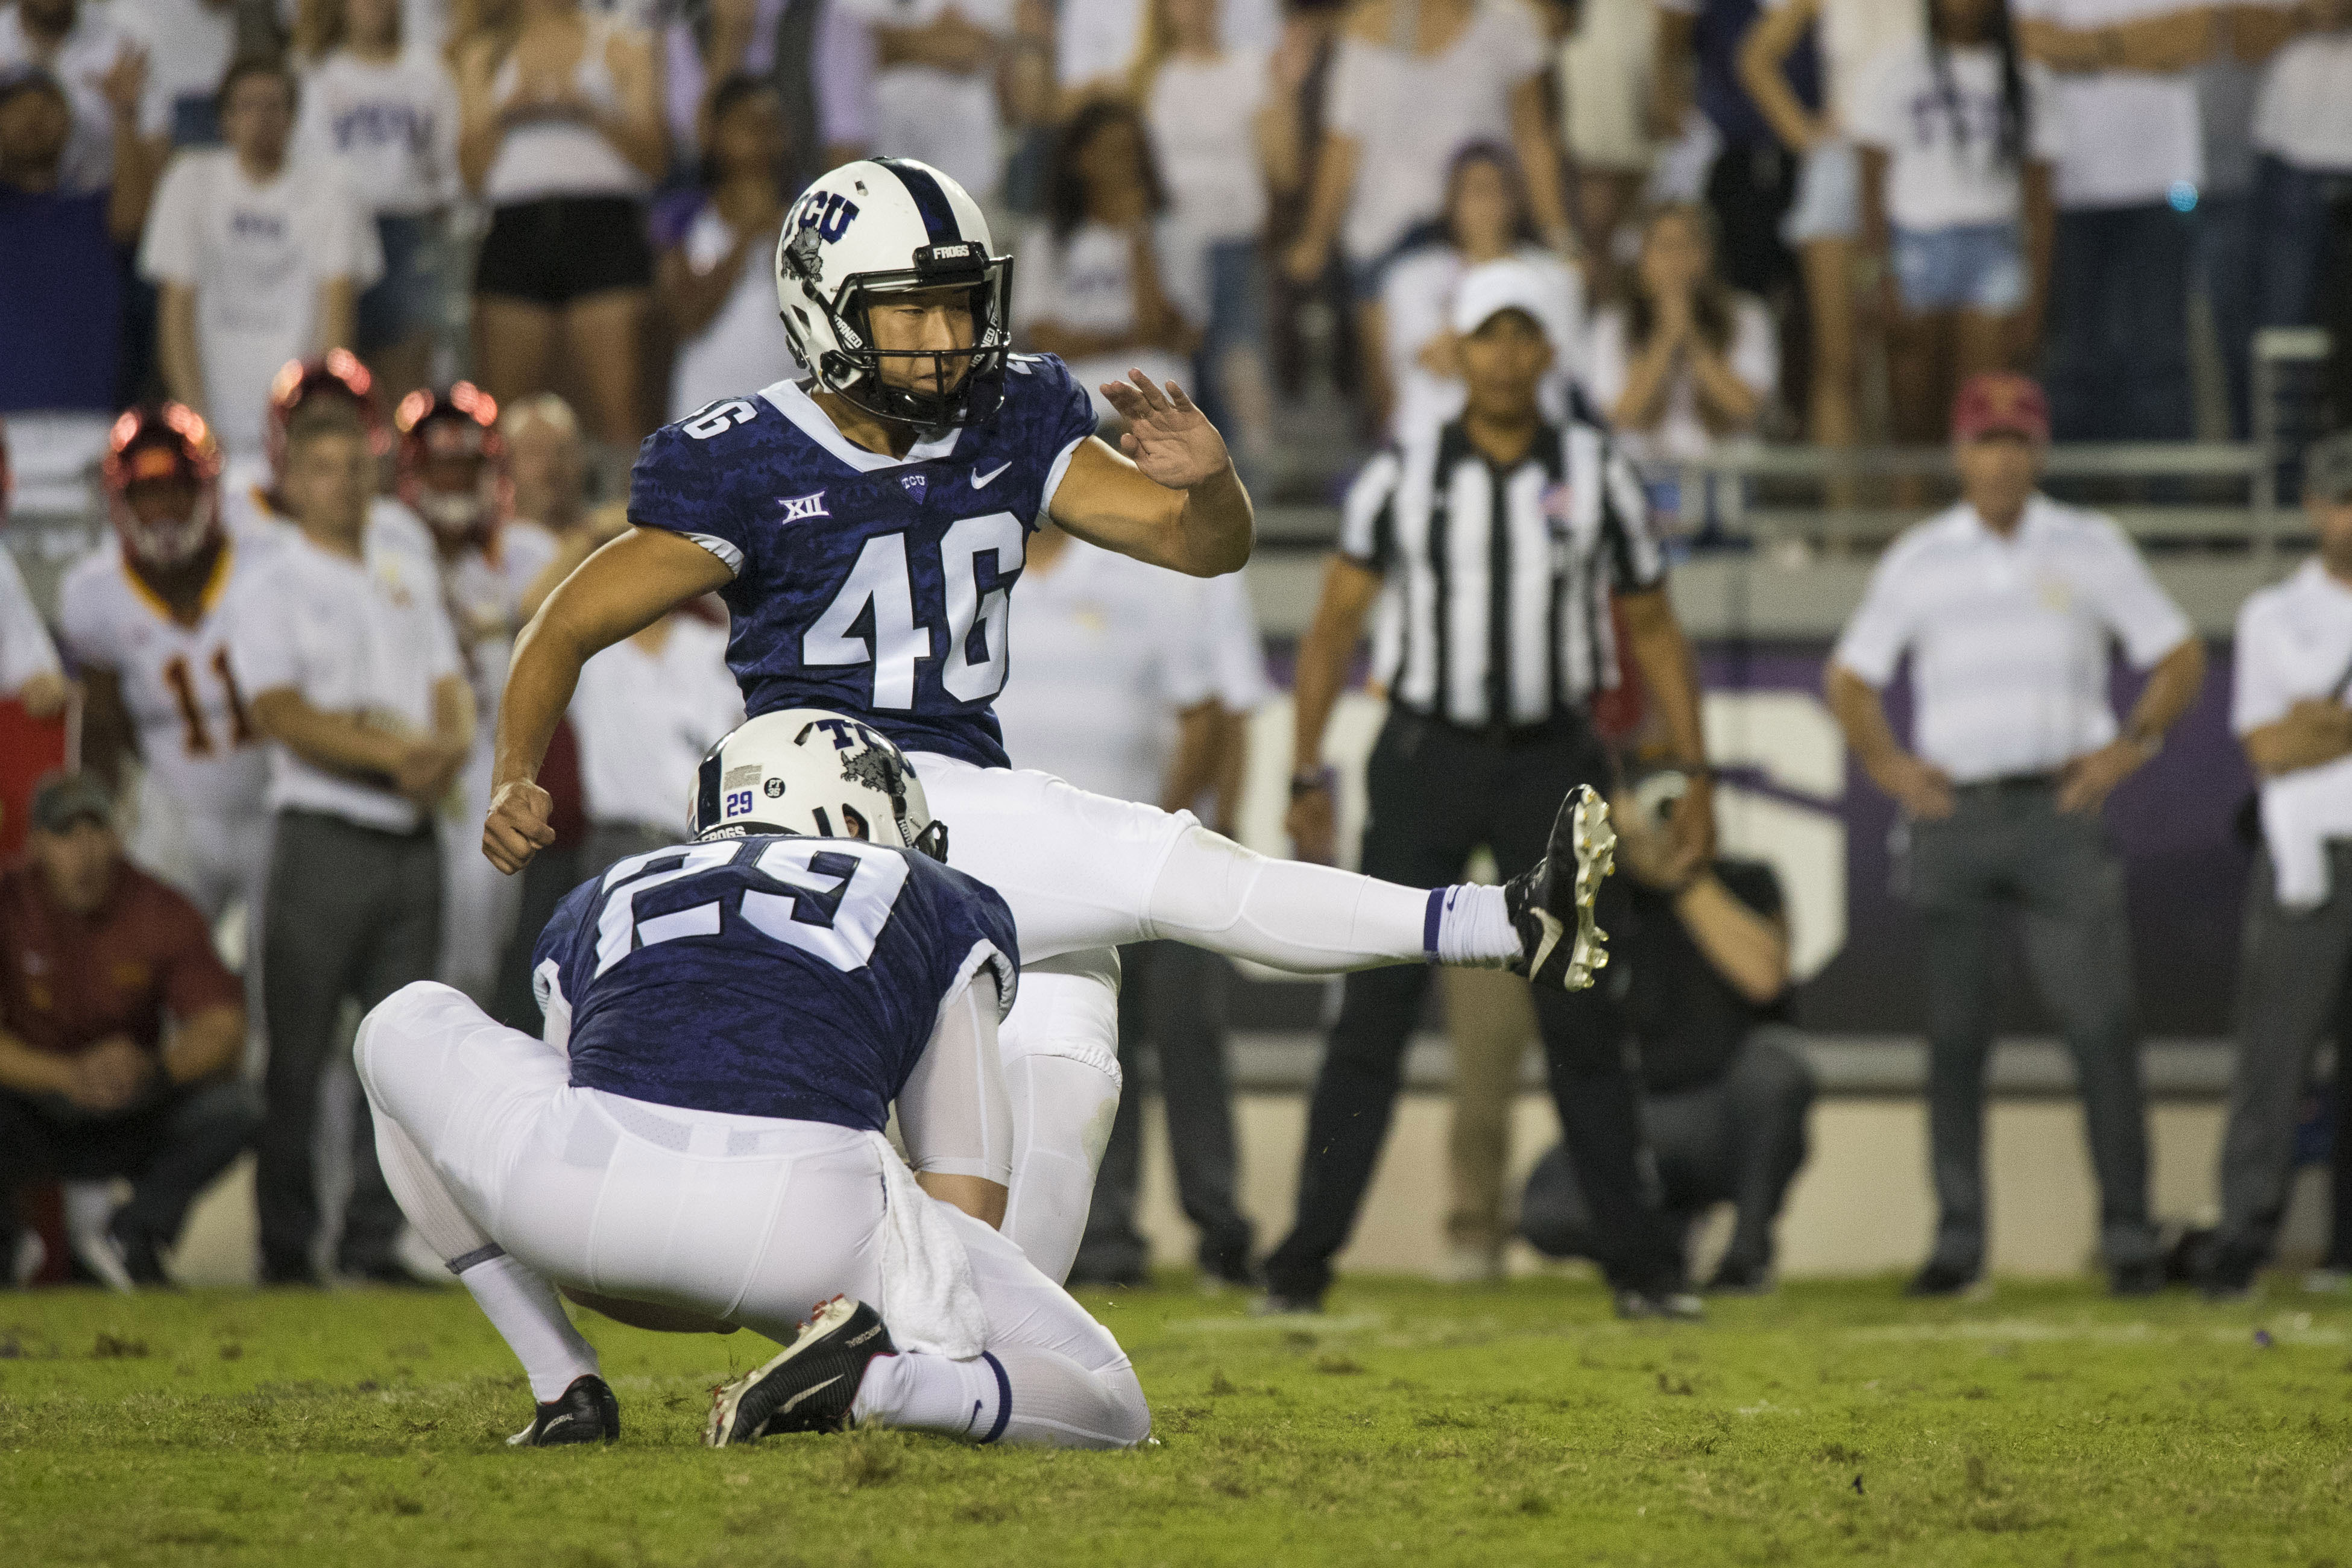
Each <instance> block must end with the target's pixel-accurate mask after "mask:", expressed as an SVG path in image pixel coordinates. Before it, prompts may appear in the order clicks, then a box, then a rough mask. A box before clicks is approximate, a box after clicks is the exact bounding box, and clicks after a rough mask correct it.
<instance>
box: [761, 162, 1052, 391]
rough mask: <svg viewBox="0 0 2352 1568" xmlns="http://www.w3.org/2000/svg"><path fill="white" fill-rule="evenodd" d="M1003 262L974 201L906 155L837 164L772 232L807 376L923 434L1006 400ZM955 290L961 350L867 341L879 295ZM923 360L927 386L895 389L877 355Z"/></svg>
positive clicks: (1008, 264) (1007, 325) (790, 323)
mask: <svg viewBox="0 0 2352 1568" xmlns="http://www.w3.org/2000/svg"><path fill="white" fill-rule="evenodd" d="M1012 284H1013V258H1012V257H1011V256H999V255H996V254H994V247H993V246H992V244H991V242H990V240H989V235H988V220H987V219H986V218H984V217H982V215H981V211H980V204H979V203H977V202H975V201H973V200H972V199H971V194H970V193H968V192H966V191H965V190H964V188H963V187H962V186H961V185H959V184H957V183H955V181H953V180H952V179H950V178H949V177H948V176H947V175H945V174H942V173H941V172H939V171H938V170H937V169H934V168H932V167H931V166H930V165H929V164H928V163H919V162H915V161H914V160H913V159H911V158H864V159H860V160H858V161H857V162H855V163H844V164H843V165H842V166H841V167H840V168H838V169H835V171H833V172H831V173H829V174H827V175H825V176H824V178H822V179H820V180H819V181H817V183H814V185H811V186H810V187H809V188H808V189H807V190H806V191H804V192H803V193H802V194H801V198H800V200H799V201H797V202H795V203H793V210H792V212H791V213H790V214H788V215H787V216H786V217H785V219H784V228H783V233H782V235H778V236H777V240H776V308H778V309H779V310H780V311H782V313H783V318H784V332H785V335H786V336H787V337H789V338H790V339H791V340H792V345H793V353H794V354H796V355H798V356H799V357H800V361H801V363H802V364H803V365H806V366H807V367H808V368H809V369H810V370H811V371H814V373H815V376H816V380H817V384H818V385H819V386H821V387H823V388H824V389H825V390H826V391H827V392H838V393H839V394H840V395H841V396H843V397H845V398H847V399H848V400H849V401H850V402H854V403H856V405H857V406H858V407H860V408H862V409H864V410H866V412H867V413H872V414H877V415H879V416H880V417H882V418H885V419H893V420H898V421H901V422H903V423H908V424H913V425H916V426H918V427H919V428H922V429H926V430H938V429H944V428H946V427H947V426H949V425H955V424H977V423H985V422H986V421H987V420H988V419H989V418H991V417H992V415H994V413H996V411H997V409H998V408H999V407H1001V406H1002V405H1003V402H1004V356H1005V354H1006V353H1007V352H1008V351H1009V350H1010V349H1011V347H1012V341H1013V339H1012V321H1011V319H1010V316H1009V314H1008V301H1009V299H1010V297H1011V291H1012ZM959 287H960V288H965V289H969V290H970V298H971V325H972V342H971V347H970V348H969V349H944V350H929V349H923V350H881V349H877V348H876V347H875V345H874V338H873V331H872V329H871V326H870V313H871V308H872V306H873V304H874V302H875V299H876V298H877V296H882V295H888V294H903V293H908V292H910V291H913V290H917V289H935V288H959ZM891 360H898V361H920V360H929V361H931V368H932V369H933V370H934V371H936V372H937V380H936V381H934V382H932V384H931V387H930V389H929V390H924V389H920V388H917V387H910V386H894V385H892V384H890V383H889V382H887V381H886V380H885V379H884V378H883V374H882V370H883V365H884V362H885V361H891Z"/></svg>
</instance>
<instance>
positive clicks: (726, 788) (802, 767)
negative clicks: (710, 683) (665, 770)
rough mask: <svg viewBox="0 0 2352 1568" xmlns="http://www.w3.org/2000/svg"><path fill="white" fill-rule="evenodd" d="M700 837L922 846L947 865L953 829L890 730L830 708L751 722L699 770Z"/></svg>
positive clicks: (695, 820)
mask: <svg viewBox="0 0 2352 1568" xmlns="http://www.w3.org/2000/svg"><path fill="white" fill-rule="evenodd" d="M689 816H690V818H691V822H692V828H693V834H694V841H695V842H697V843H701V842H702V841H705V840H708V839H740V838H745V837H748V836H750V835H751V834H754V833H791V834H794V835H797V836H801V837H813V838H820V839H863V840H865V841H866V842H868V843H874V844H887V845H890V846H892V847H894V848H904V849H910V850H920V851H921V852H923V853H925V854H927V855H929V856H930V857H931V858H932V859H933V860H935V861H939V862H941V863H942V864H944V863H945V862H946V861H947V858H948V830H947V824H946V823H944V822H934V821H931V809H930V803H929V801H927V800H924V799H923V786H922V781H921V780H920V779H917V778H916V777H915V770H914V769H913V768H910V767H908V764H907V758H906V755H905V753H903V752H901V751H900V750H899V749H898V747H896V746H894V745H892V744H891V743H890V739H889V737H887V736H885V735H883V734H882V733H881V732H879V731H878V730H875V729H872V728H869V727H867V726H866V725H863V724H860V723H858V722H857V721H856V719H854V718H849V717H846V716H844V715H841V714H837V713H830V712H828V711H826V710H825V709H824V708H815V707H796V708H786V709H784V710H783V711H782V712H780V713H763V714H761V716H759V717H757V718H754V719H747V720H746V721H744V722H743V723H742V724H740V725H739V726H737V727H736V728H735V729H734V731H733V732H732V733H730V735H728V736H727V737H726V738H725V739H723V740H721V741H720V742H719V744H718V745H716V746H714V747H711V748H710V750H709V753H708V754H706V755H705V756H704V758H702V766H701V767H700V768H698V769H697V770H696V772H695V781H694V803H693V809H692V810H691V812H690V813H689Z"/></svg>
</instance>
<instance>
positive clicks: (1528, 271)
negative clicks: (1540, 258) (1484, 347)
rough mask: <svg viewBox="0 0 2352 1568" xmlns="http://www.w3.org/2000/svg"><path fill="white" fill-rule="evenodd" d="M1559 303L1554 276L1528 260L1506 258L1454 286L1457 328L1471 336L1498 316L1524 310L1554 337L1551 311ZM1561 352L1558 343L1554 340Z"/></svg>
mask: <svg viewBox="0 0 2352 1568" xmlns="http://www.w3.org/2000/svg"><path fill="white" fill-rule="evenodd" d="M1557 308H1559V288H1558V287H1556V286H1555V285H1554V284H1553V283H1552V281H1551V279H1549V277H1545V276H1544V275H1543V274H1542V273H1541V272H1539V271H1538V270H1537V269H1536V268H1535V267H1530V266H1528V264H1527V263H1526V262H1524V261H1518V260H1515V259H1512V258H1510V257H1505V258H1504V259H1503V260H1501V261H1490V262H1486V263H1485V264H1483V265H1481V266H1478V267H1472V268H1471V269H1470V270H1469V271H1467V272H1465V273H1464V274H1463V275H1462V281H1461V282H1460V283H1458V284H1456V285H1455V286H1454V318H1453V325H1454V331H1455V332H1456V333H1457V334H1459V335H1460V336H1462V337H1465V338H1466V337H1468V336H1469V335H1470V334H1471V333H1473V332H1475V331H1476V330H1477V329H1479V328H1481V327H1483V326H1485V325H1486V323H1487V322H1488V321H1491V320H1493V319H1495V317H1496V314H1497V313H1499V312H1501V311H1505V310H1520V311H1525V312H1526V313H1527V317H1528V319H1529V320H1531V321H1533V322H1534V323H1535V324H1536V329H1537V330H1538V331H1539V332H1541V333H1542V334H1543V335H1544V339H1545V340H1546V341H1547V342H1549V341H1550V340H1551V314H1550V313H1551V312H1552V311H1553V310H1555V309H1557ZM1552 349H1553V350H1554V351H1555V352H1557V351H1558V350H1559V344H1558V343H1552Z"/></svg>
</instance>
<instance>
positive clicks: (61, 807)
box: [30, 773, 114, 833]
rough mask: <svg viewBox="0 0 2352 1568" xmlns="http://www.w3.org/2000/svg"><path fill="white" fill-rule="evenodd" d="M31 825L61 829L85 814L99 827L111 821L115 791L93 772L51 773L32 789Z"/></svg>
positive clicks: (48, 830) (48, 831)
mask: <svg viewBox="0 0 2352 1568" xmlns="http://www.w3.org/2000/svg"><path fill="white" fill-rule="evenodd" d="M30 815H31V817H32V821H33V826H35V827H37V828H38V829H40V830H41V831H43V832H45V833H62V832H64V831H66V830H67V829H68V828H70V827H72V826H73V825H74V824H75V823H76V822H79V821H81V820H82V819H83V818H85V817H95V818H96V819H98V822H99V825H100V826H101V827H104V826H106V825H107V824H109V823H110V822H112V821H114V791H113V790H111V789H108V788H107V787H106V786H105V785H104V784H102V783H100V781H99V779H97V778H96V777H95V776H94V775H92V774H88V773H52V774H50V775H49V776H48V777H47V778H46V779H42V780H41V781H40V783H39V784H38V785H37V786H36V787H35V788H34V789H33V805H32V810H31V812H30Z"/></svg>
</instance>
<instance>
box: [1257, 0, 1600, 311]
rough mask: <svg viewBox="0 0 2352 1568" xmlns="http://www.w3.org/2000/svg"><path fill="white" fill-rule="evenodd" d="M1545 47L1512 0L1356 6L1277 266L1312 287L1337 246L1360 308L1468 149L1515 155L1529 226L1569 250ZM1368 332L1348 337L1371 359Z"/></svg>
mask: <svg viewBox="0 0 2352 1568" xmlns="http://www.w3.org/2000/svg"><path fill="white" fill-rule="evenodd" d="M1550 63H1551V50H1550V47H1549V44H1547V42H1546V41H1545V39H1544V37H1543V34H1542V32H1541V31H1540V30H1539V29H1538V27H1537V25H1536V21H1535V17H1534V16H1533V15H1532V14H1531V13H1530V12H1529V11H1528V8H1527V7H1526V5H1523V4H1521V3H1520V0H1365V3H1364V4H1361V5H1358V6H1356V8H1355V9H1354V10H1353V11H1351V12H1350V13H1349V16H1348V21H1347V24H1346V27H1345V30H1344V31H1343V32H1342V33H1341V34H1340V37H1339V47H1338V49H1337V51H1336V53H1335V54H1334V56H1333V58H1332V63H1331V71H1330V76H1329V78H1328V83H1327V85H1326V87H1325V104H1324V130H1323V137H1322V142H1321V145H1320V146H1319V147H1318V149H1317V151H1316V154H1315V174H1314V183H1313V187H1312V190H1311V191H1310V193H1309V196H1308V201H1307V218H1306V223H1305V226H1304V228H1303V229H1302V231H1301V233H1300V235H1299V237H1298V238H1297V240H1296V241H1294V242H1293V243H1292V245H1291V246H1290V249H1289V251H1288V253H1287V254H1286V256H1284V258H1283V268H1284V270H1285V272H1286V273H1287V274H1288V276H1289V277H1290V278H1291V280H1292V281H1293V282H1294V283H1298V284H1301V285H1304V284H1307V283H1311V282H1312V281H1313V280H1314V279H1316V278H1318V277H1321V276H1322V274H1323V269H1324V267H1326V266H1327V265H1328V263H1329V260H1330V256H1331V252H1332V247H1333V246H1338V247H1339V253H1340V254H1341V256H1344V257H1345V258H1346V261H1347V265H1348V271H1349V282H1350V285H1351V287H1352V289H1353V292H1354V296H1355V298H1356V300H1357V303H1358V306H1359V308H1360V309H1361V308H1362V307H1364V306H1366V305H1368V304H1369V303H1370V301H1371V300H1373V299H1375V298H1378V296H1379V293H1380V268H1381V264H1382V263H1383V262H1384V261H1385V260H1386V258H1387V257H1388V255H1389V253H1390V252H1391V250H1393V249H1394V248H1395V247H1396V245H1397V243H1398V242H1399V241H1400V240H1402V239H1403V238H1404V236H1405V235H1406V234H1407V233H1408V232H1409V231H1410V230H1411V229H1412V227H1413V226H1414V225H1417V224H1423V223H1427V222H1429V221H1430V220H1431V219H1433V218H1434V217H1436V216H1437V214H1438V211H1439V209H1440V207H1441V206H1442V205H1443V204H1444V199H1445V172H1446V166H1447V164H1448V162H1450V161H1451V160H1452V159H1453V157H1454V153H1455V152H1458V151H1460V150H1461V149H1462V148H1463V147H1464V146H1465V145H1466V144H1468V143H1470V142H1473V141H1505V142H1508V143H1509V144H1510V145H1511V147H1512V148H1513V149H1514V150H1515V151H1516V152H1517V153H1518V157H1519V166H1520V168H1521V169H1522V170H1523V171H1525V172H1526V175H1527V183H1528V204H1529V206H1530V207H1531V208H1532V210H1533V211H1534V213H1535V218H1536V228H1537V231H1538V233H1539V234H1540V235H1542V236H1543V238H1544V239H1545V241H1546V242H1547V243H1548V244H1549V245H1551V246H1553V247H1554V248H1555V249H1558V250H1559V251H1560V253H1561V254H1563V255H1566V254H1569V253H1570V251H1572V250H1573V249H1574V243H1575V242H1574V237H1573V235H1572V232H1571V230H1570V227H1569V223H1568V211H1567V208H1566V206H1565V204H1564V195H1563V187H1562V185H1561V183H1560V177H1559V156H1558V152H1557V149H1556V148H1555V147H1554V146H1553V143H1552V138H1551V112H1550V107H1549V104H1548V103H1547V102H1546V100H1545V97H1544V92H1545V76H1546V72H1547V69H1548V68H1549V65H1550ZM1370 328H1371V323H1370V322H1369V321H1367V320H1365V319H1361V317H1360V319H1359V320H1358V323H1357V329H1358V334H1359V336H1360V339H1361V340H1362V342H1363V343H1364V345H1365V347H1366V350H1367V351H1368V352H1372V353H1376V352H1378V348H1377V343H1378V340H1377V339H1376V338H1374V337H1373V336H1372V335H1371V330H1370Z"/></svg>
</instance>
